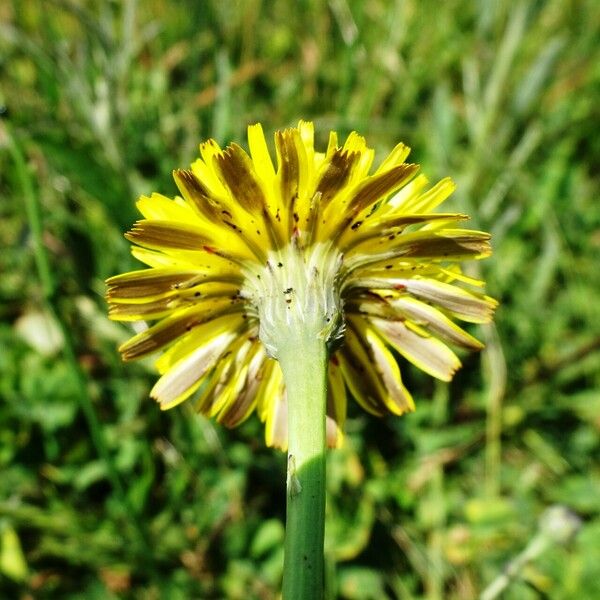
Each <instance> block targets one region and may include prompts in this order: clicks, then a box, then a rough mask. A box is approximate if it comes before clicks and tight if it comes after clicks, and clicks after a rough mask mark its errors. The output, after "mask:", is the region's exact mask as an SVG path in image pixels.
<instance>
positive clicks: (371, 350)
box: [348, 315, 415, 415]
mask: <svg viewBox="0 0 600 600" xmlns="http://www.w3.org/2000/svg"><path fill="white" fill-rule="evenodd" d="M348 320H349V322H350V323H351V324H352V327H353V328H354V330H355V331H356V332H357V335H359V336H360V338H361V339H362V341H363V344H364V345H365V348H366V349H367V352H368V354H369V357H370V359H371V363H372V365H373V367H374V368H375V370H376V371H377V374H378V376H379V380H380V381H381V383H382V385H383V387H384V389H385V391H386V394H385V396H384V397H383V399H384V402H385V405H386V408H387V409H388V410H389V411H390V412H391V413H393V414H396V415H401V414H403V413H405V412H407V411H413V410H414V409H415V405H414V402H413V399H412V396H411V395H410V393H409V391H408V390H407V389H406V387H405V386H404V384H403V383H402V377H401V376H400V369H399V367H398V363H397V362H396V359H395V358H394V357H393V355H392V353H391V352H390V351H389V350H388V349H387V348H386V346H385V344H384V343H383V340H382V339H381V338H380V337H379V335H378V333H377V331H376V330H375V329H373V328H372V327H371V326H370V324H369V322H368V320H367V319H363V318H361V317H357V316H354V315H352V316H349V317H348Z"/></svg>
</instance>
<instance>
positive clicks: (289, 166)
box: [275, 129, 301, 210]
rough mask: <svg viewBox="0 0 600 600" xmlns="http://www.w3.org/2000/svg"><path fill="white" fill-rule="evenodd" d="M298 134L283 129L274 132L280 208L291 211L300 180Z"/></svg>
mask: <svg viewBox="0 0 600 600" xmlns="http://www.w3.org/2000/svg"><path fill="white" fill-rule="evenodd" d="M299 138H300V133H299V131H298V130H297V129H284V130H283V131H277V132H275V148H276V150H277V177H278V179H279V188H280V192H281V200H282V206H283V207H284V208H285V209H291V210H293V208H292V207H293V204H294V202H295V199H296V198H297V196H298V187H299V179H300V160H299V158H298V150H299V148H298V145H299V144H301V142H300V139H299Z"/></svg>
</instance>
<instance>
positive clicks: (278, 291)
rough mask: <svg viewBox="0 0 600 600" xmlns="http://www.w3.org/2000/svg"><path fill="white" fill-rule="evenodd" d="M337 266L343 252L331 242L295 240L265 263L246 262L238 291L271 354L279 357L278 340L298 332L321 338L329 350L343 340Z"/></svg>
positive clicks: (339, 271)
mask: <svg viewBox="0 0 600 600" xmlns="http://www.w3.org/2000/svg"><path fill="white" fill-rule="evenodd" d="M341 267H342V254H341V253H340V252H339V250H337V248H335V247H334V246H333V244H331V243H329V242H327V243H318V244H314V245H312V246H309V247H308V248H300V247H299V246H298V245H297V244H296V243H295V241H294V240H292V242H291V243H290V244H288V245H287V246H286V247H285V248H283V249H280V250H277V251H276V252H272V253H270V254H269V256H268V257H267V263H266V265H264V266H263V265H259V264H257V263H249V264H247V265H246V267H245V275H246V281H245V283H244V286H243V287H242V291H241V293H242V296H243V297H244V298H246V299H247V300H248V301H249V304H250V306H251V309H250V310H251V312H252V313H254V315H255V316H256V318H257V319H258V320H259V323H260V326H259V336H260V339H261V341H262V343H263V344H264V345H265V348H266V350H267V353H268V354H269V355H270V356H272V357H273V358H278V354H279V350H280V349H281V347H282V345H285V344H288V343H289V342H290V340H292V339H298V337H307V336H310V337H317V338H320V339H324V340H325V342H326V343H327V346H328V348H329V350H330V351H331V350H333V348H335V347H336V346H337V345H339V344H340V343H341V341H342V339H343V335H344V318H343V306H342V298H341V294H340V279H341Z"/></svg>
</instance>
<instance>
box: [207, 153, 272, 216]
mask: <svg viewBox="0 0 600 600" xmlns="http://www.w3.org/2000/svg"><path fill="white" fill-rule="evenodd" d="M214 164H215V167H216V170H217V172H218V173H219V175H220V176H221V180H222V181H223V183H224V184H225V185H226V186H227V188H228V189H229V192H230V193H231V196H232V198H233V199H234V200H235V201H236V202H237V203H239V204H240V206H242V208H244V209H245V210H246V211H247V212H248V213H250V214H253V215H260V214H261V213H263V211H266V210H267V201H266V198H265V195H264V193H263V190H262V187H261V186H260V184H259V182H258V179H257V178H256V173H255V171H254V167H253V165H252V161H251V159H250V157H249V156H248V155H247V154H246V153H245V152H244V150H242V148H241V147H240V146H238V145H237V144H231V145H230V146H228V147H227V148H226V149H225V150H224V151H223V152H222V153H221V154H217V155H216V156H215V158H214Z"/></svg>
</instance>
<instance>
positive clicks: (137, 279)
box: [106, 267, 199, 300]
mask: <svg viewBox="0 0 600 600" xmlns="http://www.w3.org/2000/svg"><path fill="white" fill-rule="evenodd" d="M198 275H199V271H196V270H194V271H181V270H179V269H172V268H168V267H166V268H156V269H141V270H139V271H130V272H129V273H124V274H123V275H117V276H115V277H111V278H110V279H107V280H106V285H107V291H106V294H107V297H108V299H109V300H113V299H115V300H120V299H128V298H144V297H150V298H156V297H158V296H162V295H164V294H169V293H174V292H175V291H176V290H177V289H178V288H179V287H180V286H183V285H185V284H186V283H188V282H190V281H195V280H197V278H198Z"/></svg>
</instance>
